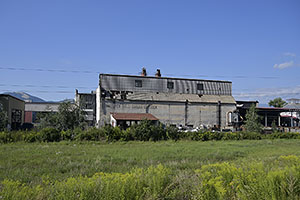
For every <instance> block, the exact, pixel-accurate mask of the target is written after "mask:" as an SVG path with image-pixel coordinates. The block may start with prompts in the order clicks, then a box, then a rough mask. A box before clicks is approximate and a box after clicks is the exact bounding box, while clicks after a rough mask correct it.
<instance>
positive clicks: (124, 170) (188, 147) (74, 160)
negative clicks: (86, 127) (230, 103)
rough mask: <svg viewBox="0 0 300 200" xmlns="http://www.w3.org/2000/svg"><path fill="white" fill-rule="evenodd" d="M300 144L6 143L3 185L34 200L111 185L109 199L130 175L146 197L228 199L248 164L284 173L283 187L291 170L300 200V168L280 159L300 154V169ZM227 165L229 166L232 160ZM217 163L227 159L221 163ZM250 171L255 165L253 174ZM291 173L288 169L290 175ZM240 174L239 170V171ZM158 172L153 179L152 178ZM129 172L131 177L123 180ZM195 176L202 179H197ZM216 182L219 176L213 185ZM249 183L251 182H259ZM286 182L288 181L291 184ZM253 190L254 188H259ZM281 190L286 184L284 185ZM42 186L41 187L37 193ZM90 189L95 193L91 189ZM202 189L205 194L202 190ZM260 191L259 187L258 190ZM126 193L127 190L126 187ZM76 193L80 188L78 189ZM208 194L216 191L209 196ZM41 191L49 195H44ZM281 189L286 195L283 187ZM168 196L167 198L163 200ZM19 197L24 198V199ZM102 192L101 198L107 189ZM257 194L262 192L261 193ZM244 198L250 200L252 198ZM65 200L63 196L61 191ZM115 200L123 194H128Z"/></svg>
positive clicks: (0, 160) (1, 155) (1, 153)
mask: <svg viewBox="0 0 300 200" xmlns="http://www.w3.org/2000/svg"><path fill="white" fill-rule="evenodd" d="M299 145H300V140H297V139H296V140H293V139H290V140H286V139H280V140H277V139H276V140H243V141H207V142H200V141H199V142H197V141H177V142H174V141H160V142H138V141H131V142H114V143H106V142H65V141H63V142H53V143H10V144H2V145H1V146H0V169H1V170H0V179H1V182H2V183H1V185H2V186H1V189H0V190H1V195H0V196H2V197H3V198H4V197H5V198H7V199H10V198H19V197H20V198H27V196H26V197H25V196H22V195H29V194H31V192H32V194H31V195H29V196H31V197H34V199H36V198H37V199H47V198H48V197H49V198H50V196H51V195H50V196H49V194H50V193H51V194H52V192H53V191H54V190H55V191H56V193H57V195H58V196H55V195H54V196H53V195H52V197H53V198H59V195H63V194H65V193H66V194H67V193H68V195H70V196H67V197H66V198H69V199H72V198H74V196H72V195H74V194H75V193H76V194H77V196H76V197H78V199H80V198H79V197H85V198H89V196H84V194H85V192H87V193H86V195H87V194H90V195H92V193H93V192H92V191H94V192H96V191H98V190H99V191H100V188H102V187H104V186H105V188H106V189H105V188H102V189H101V190H102V197H103V195H104V194H105V195H108V194H109V188H111V191H110V192H111V193H110V194H111V195H113V194H114V193H115V192H116V191H114V190H116V188H118V187H119V189H120V188H122V186H121V185H119V186H117V185H114V184H118V182H122V180H123V181H125V180H127V179H126V177H127V178H128V177H131V179H130V178H129V179H130V180H131V181H132V182H131V183H128V184H133V185H131V186H130V187H133V188H135V187H137V190H139V189H138V188H139V187H141V188H142V189H141V188H140V191H135V192H136V193H134V192H133V191H131V192H133V193H134V194H136V195H138V194H139V195H140V196H139V197H141V198H148V197H149V198H150V197H151V198H154V199H155V198H167V197H168V198H171V199H172V198H174V195H175V193H176V195H177V196H178V197H182V198H184V196H185V195H188V196H186V197H187V198H188V199H189V198H191V196H189V195H190V194H191V191H190V190H193V194H195V195H196V196H197V198H198V197H199V198H200V197H201V198H202V197H203V198H204V199H207V198H212V197H216V198H221V197H222V195H223V196H224V195H225V196H224V198H225V197H226V195H227V196H228V195H229V194H227V193H226V191H227V190H228V189H229V188H227V189H226V187H229V186H228V184H237V185H233V186H232V187H237V186H238V185H239V184H242V183H241V182H238V183H237V182H236V181H239V180H235V179H236V178H235V179H234V180H233V177H234V176H235V175H236V176H244V175H245V176H246V175H247V174H245V173H246V172H247V170H248V169H247V168H249V169H251V170H254V171H253V173H252V172H251V173H250V172H249V173H250V175H251V176H253V177H251V176H250V175H249V174H248V175H249V177H248V178H253V179H254V180H255V181H260V180H261V179H259V180H258V178H259V177H260V176H270V175H268V174H269V173H271V172H272V173H273V172H274V173H275V174H276V173H278V177H277V176H276V177H277V178H278V180H277V181H279V182H278V183H276V184H281V181H287V178H284V177H285V176H287V175H284V173H287V174H290V177H289V179H293V180H291V181H293V184H294V185H293V188H292V189H293V193H291V194H293V195H294V196H295V195H296V196H295V197H297V198H299V197H300V196H297V195H299V194H300V193H299V191H300V190H299V188H300V179H299V178H300V177H299V176H298V175H299V170H298V172H295V173H294V171H293V172H289V170H290V169H292V168H291V167H290V164H289V163H288V164H286V163H285V162H283V163H281V164H280V163H278V162H279V161H278V159H279V160H280V159H282V157H281V158H280V156H288V155H295V156H288V159H291V160H293V161H291V162H293V166H295V167H298V168H299V166H300V162H298V161H299V159H298V157H296V156H300V148H299ZM295 160H296V161H297V162H296V161H295ZM224 162H225V163H224ZM226 162H228V163H229V164H226ZM216 163H219V164H217V165H215V164H216ZM211 164H213V165H211ZM158 165H159V166H160V167H158V168H157V167H156V166H158ZM229 166H232V167H235V168H236V169H232V170H233V171H232V172H231V171H230V170H229V171H230V173H229V172H228V173H229V174H227V175H226V173H225V172H222V170H224V169H226V168H228V167H229ZM149 167H150V168H149ZM210 168H211V169H210ZM252 168H253V169H252ZM298 168H297V169H298ZM208 169H210V170H208ZM245 169H247V170H246V171H245ZM149 170H150V171H151V170H154V171H155V170H158V171H156V172H155V173H154V172H152V171H151V172H149ZM201 170H204V171H205V170H206V171H208V172H209V173H211V174H210V175H209V174H207V173H206V172H205V173H204V172H203V171H201ZM235 170H237V171H235ZM255 170H257V171H255ZM284 170H287V171H286V172H284ZM293 170H295V169H293ZM160 171H161V172H160ZM243 171H244V172H245V173H244V174H243V173H242V172H243ZM100 172H101V173H100ZM111 173H113V174H111ZM115 173H117V174H115ZM119 173H120V174H119ZM136 173H137V174H136ZM140 173H142V174H144V175H145V176H146V175H147V173H150V174H148V175H147V177H148V179H149V180H148V179H147V177H143V175H141V174H140ZM152 173H154V174H152ZM157 173H158V174H157ZM165 173H166V174H165ZM224 173H225V174H224ZM231 173H232V174H231ZM236 173H239V174H238V175H237V174H236ZM247 173H248V172H247ZM260 173H264V174H260ZM297 173H298V175H297ZM95 174H96V175H95ZM126 174H127V175H126ZM138 174H140V175H138ZM151 174H152V175H151ZM155 174H156V175H155ZM197 174H198V175H197ZM230 174H231V175H230ZM234 174H235V175H234ZM248 175H247V176H248ZM123 176H125V177H123ZM139 176H141V177H143V179H141V181H145V182H144V183H136V182H135V181H137V180H136V179H138V177H139ZM151 176H153V177H152V178H150V177H151ZM223 176H226V177H223ZM72 177H73V178H72ZM85 177H86V178H85ZM95 177H98V178H95ZM99 177H101V178H99ZM109 177H110V178H109ZM122 177H123V179H122V180H119V179H120V178H122ZM132 177H135V178H132ZM141 177H140V178H141ZM230 177H231V178H230ZM224 178H226V179H227V178H229V179H230V180H231V181H233V182H232V183H230V182H226V181H228V180H226V181H225V179H224ZM240 178H241V177H240ZM271 178H272V177H271ZM273 178H274V177H273ZM102 179H105V180H102ZM106 179H107V180H106ZM146 179H147V180H146ZM156 179H157V180H156ZM190 179H195V180H193V181H192V182H190V181H189V180H190ZM8 180H9V181H8ZM113 180H114V181H113ZM151 180H152V181H154V182H155V181H156V182H157V183H156V182H155V183H151ZM209 180H212V181H211V182H207V181H209ZM272 180H273V179H272ZM18 181H19V182H18ZM97 181H100V182H101V181H102V183H103V184H102V185H101V186H100V185H97V184H100V182H99V183H98V182H97ZM110 181H112V182H110ZM149 181H150V182H149ZM160 181H161V182H160ZM178 181H179V182H178ZM195 181H196V182H195ZM224 181H225V182H224ZM248 181H250V182H251V180H248ZM261 181H262V180H261ZM193 182H195V184H196V185H194V183H193ZM250 182H249V184H250ZM22 184H25V185H22ZM72 184H73V185H72ZM78 184H79V185H78ZM80 184H81V185H80ZM88 184H90V187H91V188H89V187H87V185H88ZM106 184H110V185H106ZM136 184H137V185H136ZM138 184H141V185H139V186H138ZM151 184H152V186H151ZM153 184H158V185H157V187H158V188H157V189H155V187H154V186H153ZM159 184H162V185H159ZM191 184H192V185H191ZM203 184H204V185H203ZM245 184H246V183H245ZM247 184H248V183H247ZM257 184H267V185H268V183H267V182H261V183H257ZM270 184H271V183H270ZM272 184H273V183H272ZM274 184H275V183H274ZM282 184H283V183H282ZM284 184H287V183H286V182H285V183H284ZM289 184H292V183H289ZM85 186H86V187H85ZM24 187H25V189H24ZM36 187H38V188H36ZM107 187H108V188H107ZM128 187H129V186H128ZM143 187H144V188H143ZM207 187H208V188H207ZM223 187H224V188H223ZM239 187H241V186H239ZM249 187H250V186H249ZM251 187H254V185H252V186H251ZM265 187H267V186H265ZM270 187H271V186H270ZM272 187H273V186H272ZM274 187H275V186H274ZM278 187H279V186H278ZM280 187H281V189H282V187H283V186H280ZM286 187H287V186H286ZM290 187H292V186H290ZM22 188H23V189H22ZM72 188H73V189H74V191H73V189H72ZM97 188H98V189H97ZM113 188H114V189H113ZM172 188H173V189H172ZM192 188H193V189H192ZM297 188H298V189H297ZM39 189H40V191H36V190H39ZM85 189H87V190H91V191H85ZM125 189H126V188H125ZM127 189H128V188H127ZM127 189H126V190H127ZM202 189H203V191H201V190H202ZM248 189H249V188H248ZM252 189H253V190H254V188H252ZM252 189H251V191H252ZM279 189H280V188H279ZM29 190H30V191H29ZM75 190H76V191H75ZM77 190H78V191H77ZM104 190H105V191H104ZM123 190H124V188H123V189H122V191H123ZM128 190H131V189H128ZM132 190H133V189H132ZM148 190H149V191H148ZM154 190H155V191H154ZM161 190H162V191H161ZM173 190H174V191H173ZM249 190H250V189H249ZM255 190H257V189H255ZM270 190H271V189H270ZM296 190H297V191H298V193H297V191H296ZM14 191H15V192H16V193H17V194H14V195H16V196H14V197H13V196H9V195H12V194H13V193H14ZM17 191H19V192H20V191H23V192H24V194H20V193H18V192H17ZM51 191H52V192H51ZM72 191H73V192H75V193H74V194H73V193H72ZM99 191H98V192H99ZM147 191H148V192H147ZM205 191H206V192H208V193H207V194H206V193H205ZM39 192H40V195H42V196H39V195H37V193H39ZM123 192H124V191H123ZM203 192H204V193H203ZM241 192H242V193H243V195H248V193H247V191H246V189H245V188H244V189H243V190H242V191H239V192H238V191H236V192H234V194H233V193H232V194H230V195H238V193H239V194H240V195H242V193H241ZM248 192H249V191H248ZM252 192H253V191H252ZM257 192H259V191H257ZM260 192H262V191H260ZM277 192H278V194H280V191H277ZM290 192H291V191H290ZM33 193H35V195H33ZM160 193H161V194H162V195H165V196H161V197H160V196H159V195H160ZM173 193H174V194H173ZM177 193H180V194H177ZM95 194H96V193H95ZM95 194H94V195H95ZM97 194H98V193H97ZM7 195H8V196H7ZM18 195H21V196H19V197H18ZM43 195H44V196H43ZM81 195H83V196H81ZM98 195H100V193H99V194H98ZM124 195H125V194H124ZM153 195H154V196H153ZM180 195H181V196H180ZM203 195H204V196H203ZM207 195H208V196H207ZM211 195H212V196H211ZM249 195H250V194H249ZM256 195H259V193H258V194H256ZM100 196H101V195H100ZM100 196H99V199H100ZM196 196H195V198H196ZM52 197H51V198H52ZM94 197H95V196H93V195H92V196H91V199H94ZM111 197H112V196H111ZM131 197H132V196H126V195H125V196H124V198H125V199H126V198H127V199H130V198H131ZM231 197H233V196H230V198H231ZM240 197H242V198H244V199H245V198H246V196H240ZM252 197H253V196H252ZM288 197H289V196H288ZM28 198H29V197H28ZM61 198H63V197H62V196H61ZM64 198H65V197H64ZM85 198H83V199H85ZM115 198H121V196H118V197H115ZM197 198H196V199H197ZM201 198H200V199H201ZM226 198H227V197H226ZM266 198H267V197H266ZM268 198H269V197H268Z"/></svg>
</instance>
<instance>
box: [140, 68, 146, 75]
mask: <svg viewBox="0 0 300 200" xmlns="http://www.w3.org/2000/svg"><path fill="white" fill-rule="evenodd" d="M141 76H147V71H146V68H145V67H143V69H142V73H141Z"/></svg>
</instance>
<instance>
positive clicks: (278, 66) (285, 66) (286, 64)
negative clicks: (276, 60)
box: [273, 61, 294, 69]
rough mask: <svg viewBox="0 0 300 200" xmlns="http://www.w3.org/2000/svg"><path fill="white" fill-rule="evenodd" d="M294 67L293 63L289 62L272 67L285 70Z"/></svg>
mask: <svg viewBox="0 0 300 200" xmlns="http://www.w3.org/2000/svg"><path fill="white" fill-rule="evenodd" d="M293 65H294V61H290V62H284V63H281V64H275V65H274V66H273V67H274V68H276V69H285V68H288V67H292V66H293Z"/></svg>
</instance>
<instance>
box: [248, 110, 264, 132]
mask: <svg viewBox="0 0 300 200" xmlns="http://www.w3.org/2000/svg"><path fill="white" fill-rule="evenodd" d="M245 128H246V131H249V132H257V133H260V132H261V131H262V125H261V123H260V122H259V116H258V114H257V112H256V107H255V105H252V106H251V107H250V109H249V110H248V111H247V113H246V122H245Z"/></svg>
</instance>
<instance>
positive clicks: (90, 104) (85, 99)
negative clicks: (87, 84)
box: [75, 89, 96, 126]
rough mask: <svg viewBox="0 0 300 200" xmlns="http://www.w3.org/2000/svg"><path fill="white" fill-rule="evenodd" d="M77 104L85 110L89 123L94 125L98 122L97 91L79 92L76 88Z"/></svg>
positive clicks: (86, 119)
mask: <svg viewBox="0 0 300 200" xmlns="http://www.w3.org/2000/svg"><path fill="white" fill-rule="evenodd" d="M75 104H76V105H78V106H79V107H80V108H81V109H82V110H83V111H84V113H85V116H84V118H85V121H86V122H87V124H88V125H89V126H94V125H95V123H96V92H95V91H92V92H91V93H79V92H78V90H77V89H76V93H75Z"/></svg>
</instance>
